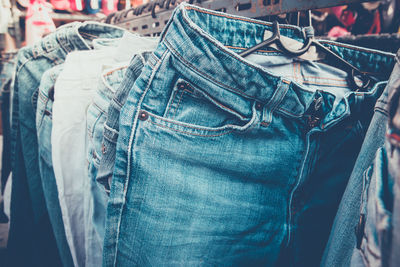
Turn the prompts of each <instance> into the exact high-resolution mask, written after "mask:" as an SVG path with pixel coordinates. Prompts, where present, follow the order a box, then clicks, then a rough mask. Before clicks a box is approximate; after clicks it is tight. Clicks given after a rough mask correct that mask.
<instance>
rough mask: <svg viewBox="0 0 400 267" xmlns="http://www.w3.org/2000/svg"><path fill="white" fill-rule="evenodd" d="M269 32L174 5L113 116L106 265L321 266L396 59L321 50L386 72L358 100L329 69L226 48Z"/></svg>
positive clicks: (343, 48) (286, 30)
mask: <svg viewBox="0 0 400 267" xmlns="http://www.w3.org/2000/svg"><path fill="white" fill-rule="evenodd" d="M271 26H272V25H271V24H270V23H266V22H260V21H255V20H251V19H248V18H241V17H235V16H230V15H227V14H224V13H218V12H214V11H210V10H205V9H201V8H198V7H194V6H191V5H187V4H181V5H180V6H179V7H178V8H177V9H176V10H175V12H174V14H173V16H172V18H171V20H170V21H169V23H168V25H167V26H166V29H165V30H164V32H163V34H162V38H161V41H160V44H159V46H158V48H157V50H156V51H155V52H154V53H153V54H152V55H151V56H150V58H149V60H148V62H147V64H146V65H145V67H144V69H143V71H142V73H141V75H140V77H139V78H138V79H137V80H136V82H135V84H134V86H133V88H132V89H131V90H130V92H129V96H128V99H127V101H126V103H125V105H124V106H123V108H122V110H121V115H120V128H119V137H118V142H117V153H116V160H115V167H114V173H113V178H112V186H111V192H110V198H109V202H108V203H109V204H108V209H107V222H106V235H105V244H104V251H103V257H104V258H103V264H104V265H105V266H151V265H154V266H159V265H167V266H176V265H189V266H192V265H193V266H198V265H213V266H214V265H215V266H234V265H246V266H272V265H275V264H280V263H282V265H283V264H284V266H316V265H318V264H319V262H320V258H321V254H322V251H323V247H324V245H325V243H326V241H327V238H328V236H329V231H330V228H331V224H332V221H333V219H334V216H335V214H336V211H337V206H338V204H339V202H340V197H341V195H342V192H343V190H344V188H345V186H346V183H347V180H348V177H349V176H350V173H351V171H352V169H353V166H354V162H355V160H356V157H357V155H358V153H359V150H360V147H361V143H362V139H363V137H364V134H365V130H364V129H366V127H367V126H368V124H369V122H370V120H371V117H372V115H373V112H372V110H373V107H374V105H375V102H376V100H377V99H378V97H379V96H380V95H381V94H382V92H383V90H384V88H385V85H386V83H385V81H386V80H387V78H388V73H390V71H391V70H392V68H393V64H394V59H393V55H392V54H387V53H380V52H378V51H371V50H368V49H362V48H358V47H352V46H348V45H342V44H338V43H333V42H323V43H324V45H326V46H329V47H330V48H331V49H332V50H333V51H335V52H336V53H337V54H339V55H340V56H341V57H343V58H344V59H345V60H347V61H350V62H352V63H353V64H356V65H357V66H359V67H360V68H361V69H363V70H365V71H368V72H372V73H376V74H378V76H381V77H382V78H381V79H382V82H379V83H377V84H375V85H374V86H373V87H371V88H369V89H368V90H367V92H355V91H353V90H352V89H353V88H349V86H348V84H347V83H346V80H345V78H346V77H347V76H346V73H345V72H343V71H341V70H338V69H334V68H331V67H329V66H328V65H322V64H321V65H319V64H318V63H311V62H302V63H300V62H296V61H295V62H293V61H291V60H290V59H288V58H287V57H285V56H284V55H279V54H277V53H275V52H268V51H264V52H263V51H260V54H255V55H252V58H253V59H254V58H257V59H260V61H261V60H263V59H264V60H269V61H270V63H271V64H267V65H266V67H263V66H260V65H259V64H254V63H253V62H251V61H250V60H247V59H243V58H241V57H240V56H238V55H237V54H236V53H235V52H238V51H240V50H242V49H243V48H246V47H250V46H253V45H255V44H256V43H259V42H260V41H261V40H262V39H263V34H264V31H265V30H271ZM281 33H282V34H284V35H286V36H289V37H292V38H294V39H297V40H300V41H304V40H303V37H302V32H301V30H300V29H299V28H297V27H294V26H290V25H284V26H282V31H281ZM299 68H300V71H297V70H298V69H299ZM325 68H326V69H325ZM295 70H296V71H295ZM308 72H313V74H312V75H311V74H309V73H308ZM277 73H278V74H277ZM291 74H295V75H296V76H294V77H292V76H291ZM333 74H334V75H335V77H336V78H335V77H331V76H330V75H333ZM321 84H324V86H321ZM278 258H279V263H278Z"/></svg>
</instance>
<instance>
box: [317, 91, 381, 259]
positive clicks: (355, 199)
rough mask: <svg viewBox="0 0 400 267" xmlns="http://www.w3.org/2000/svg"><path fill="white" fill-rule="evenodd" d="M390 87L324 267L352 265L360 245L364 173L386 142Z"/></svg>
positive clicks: (354, 175)
mask: <svg viewBox="0 0 400 267" xmlns="http://www.w3.org/2000/svg"><path fill="white" fill-rule="evenodd" d="M387 101H388V87H386V88H385V90H384V92H383V93H382V95H381V97H380V98H379V99H378V101H377V102H376V105H375V108H374V115H373V117H372V120H371V123H370V125H369V127H368V131H367V133H366V135H365V138H364V142H363V145H362V147H361V150H360V153H359V155H358V157H357V161H356V163H355V164H354V169H353V172H352V173H351V175H350V179H349V181H348V184H347V186H346V190H345V192H344V194H343V197H342V200H341V202H340V205H339V208H338V211H337V214H336V217H335V220H334V223H333V226H332V231H331V234H330V237H329V240H328V244H327V246H326V248H325V252H324V256H323V258H322V261H321V266H349V265H350V260H351V257H352V254H353V249H354V247H355V245H356V242H357V240H356V239H357V237H356V234H355V227H356V226H357V224H358V222H359V220H360V204H361V195H362V190H363V174H364V172H365V171H366V170H367V169H368V167H369V166H370V165H371V164H372V163H373V161H374V157H375V154H376V151H377V150H378V148H380V147H381V146H383V144H384V142H385V132H386V124H387V119H388V114H387Z"/></svg>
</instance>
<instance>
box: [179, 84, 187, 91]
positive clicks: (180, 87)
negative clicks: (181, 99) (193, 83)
mask: <svg viewBox="0 0 400 267" xmlns="http://www.w3.org/2000/svg"><path fill="white" fill-rule="evenodd" d="M178 88H179V89H181V90H183V89H185V88H186V83H184V82H179V83H178Z"/></svg>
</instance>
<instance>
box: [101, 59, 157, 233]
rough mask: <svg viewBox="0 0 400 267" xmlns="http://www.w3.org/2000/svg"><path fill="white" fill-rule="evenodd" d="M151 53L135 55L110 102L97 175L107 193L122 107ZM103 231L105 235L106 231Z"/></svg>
mask: <svg viewBox="0 0 400 267" xmlns="http://www.w3.org/2000/svg"><path fill="white" fill-rule="evenodd" d="M149 54H150V53H143V54H141V55H136V56H134V57H133V59H132V61H131V63H130V64H129V67H128V68H127V70H125V78H124V79H123V80H122V81H121V85H120V86H119V87H118V89H117V91H116V92H115V94H114V96H113V98H112V99H111V101H110V104H109V108H108V111H107V113H108V114H107V119H106V121H105V124H104V131H103V140H102V156H101V160H100V166H99V169H98V171H97V176H96V180H97V182H98V184H99V185H100V186H102V187H103V188H104V190H105V192H106V193H107V194H109V193H110V185H111V178H112V173H113V170H114V164H115V154H116V145H117V140H118V133H119V118H120V112H121V108H122V106H123V105H124V104H125V102H126V99H127V97H128V94H129V91H130V90H131V88H132V86H133V84H134V83H135V81H136V79H137V77H139V75H140V74H141V72H142V69H143V67H144V63H145V62H146V61H147V59H148V57H149ZM102 232H103V236H104V231H102Z"/></svg>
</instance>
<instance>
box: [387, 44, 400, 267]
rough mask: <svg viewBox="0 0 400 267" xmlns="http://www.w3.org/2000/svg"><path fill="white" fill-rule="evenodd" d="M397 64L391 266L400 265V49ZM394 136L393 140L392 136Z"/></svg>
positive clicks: (392, 124) (393, 98)
mask: <svg viewBox="0 0 400 267" xmlns="http://www.w3.org/2000/svg"><path fill="white" fill-rule="evenodd" d="M396 60H397V64H396V66H395V67H394V69H393V72H392V75H391V76H390V81H389V86H390V92H391V93H390V95H391V98H390V102H389V103H390V104H389V106H390V115H389V129H390V132H389V138H388V139H389V142H390V153H389V158H388V166H389V175H390V176H392V177H393V179H394V181H395V185H394V204H393V217H392V239H391V243H392V244H391V249H390V251H391V253H390V263H389V266H391V267H395V266H399V265H400V259H399V249H400V206H399V205H400V169H399V166H400V49H399V50H398V52H397V55H396ZM391 135H392V138H390V136H391Z"/></svg>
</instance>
